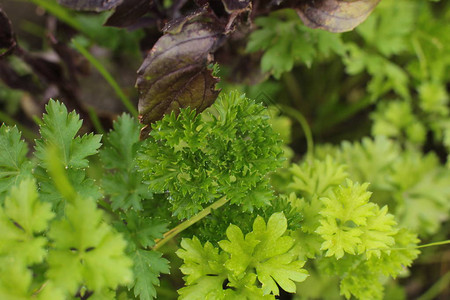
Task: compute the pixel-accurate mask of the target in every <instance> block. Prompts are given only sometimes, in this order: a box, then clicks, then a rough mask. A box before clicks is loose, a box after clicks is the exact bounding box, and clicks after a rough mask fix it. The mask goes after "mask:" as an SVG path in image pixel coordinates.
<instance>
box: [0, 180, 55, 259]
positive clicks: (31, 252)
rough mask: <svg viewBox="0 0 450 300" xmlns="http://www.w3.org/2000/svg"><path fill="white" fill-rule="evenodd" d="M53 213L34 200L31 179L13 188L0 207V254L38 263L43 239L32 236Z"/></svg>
mask: <svg viewBox="0 0 450 300" xmlns="http://www.w3.org/2000/svg"><path fill="white" fill-rule="evenodd" d="M53 216H54V213H53V212H52V211H51V206H50V204H48V203H42V202H40V201H39V200H38V193H37V187H36V184H35V182H34V181H33V180H31V179H26V180H24V181H22V182H21V183H20V185H19V186H18V187H13V188H12V189H11V192H10V195H9V196H8V197H7V198H6V200H5V205H4V207H0V230H1V232H2V235H1V236H0V256H1V255H5V254H6V255H10V254H15V255H16V257H17V258H20V259H21V260H23V261H24V263H26V264H34V263H39V262H42V261H43V259H44V257H45V256H46V254H47V252H46V249H45V246H46V244H47V239H46V238H44V237H42V236H35V235H36V234H38V233H40V232H42V231H45V230H46V229H47V225H48V222H49V221H50V220H51V219H52V218H53Z"/></svg>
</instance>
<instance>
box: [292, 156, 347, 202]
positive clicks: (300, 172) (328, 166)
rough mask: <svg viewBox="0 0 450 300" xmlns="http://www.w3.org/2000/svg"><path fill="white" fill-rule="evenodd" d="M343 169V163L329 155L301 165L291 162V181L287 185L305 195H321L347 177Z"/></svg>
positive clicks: (324, 194) (344, 167)
mask: <svg viewBox="0 0 450 300" xmlns="http://www.w3.org/2000/svg"><path fill="white" fill-rule="evenodd" d="M345 169H346V166H345V165H342V164H340V163H338V162H336V160H333V159H332V158H331V156H327V157H326V158H325V160H318V159H315V160H314V161H312V162H309V161H305V162H303V163H302V164H301V165H297V164H293V165H292V166H291V168H290V172H291V173H292V176H293V178H292V179H293V181H292V182H291V183H290V184H289V185H288V187H289V188H290V189H292V190H294V191H296V192H300V194H302V195H303V196H305V197H309V198H311V197H312V196H316V197H323V196H326V195H327V193H328V192H329V191H331V189H332V188H333V187H335V186H337V185H339V184H341V183H343V181H344V179H345V178H347V176H348V174H347V172H346V171H345Z"/></svg>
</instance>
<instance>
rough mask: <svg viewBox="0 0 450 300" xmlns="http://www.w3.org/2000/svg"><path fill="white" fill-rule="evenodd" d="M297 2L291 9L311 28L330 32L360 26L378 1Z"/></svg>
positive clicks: (324, 0)
mask: <svg viewBox="0 0 450 300" xmlns="http://www.w3.org/2000/svg"><path fill="white" fill-rule="evenodd" d="M293 2H297V3H296V4H294V5H293V6H291V7H293V8H296V9H297V12H298V14H299V16H300V18H301V19H302V21H303V22H304V23H305V25H307V26H309V27H311V28H321V29H325V30H328V31H331V32H344V31H349V30H352V29H353V28H355V27H356V26H358V25H359V24H361V23H362V22H363V21H364V20H365V19H366V18H367V17H368V16H369V14H370V13H371V12H372V10H373V9H374V8H375V7H376V6H377V4H378V3H379V2H380V0H352V1H348V0H309V1H293Z"/></svg>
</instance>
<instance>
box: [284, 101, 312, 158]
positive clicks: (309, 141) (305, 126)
mask: <svg viewBox="0 0 450 300" xmlns="http://www.w3.org/2000/svg"><path fill="white" fill-rule="evenodd" d="M279 106H280V107H281V109H282V111H283V112H284V113H286V114H287V115H289V116H291V117H292V118H294V119H296V120H297V121H298V122H299V123H300V126H301V127H302V129H303V132H304V134H305V138H306V146H307V149H308V153H307V155H308V156H312V155H314V140H313V136H312V132H311V128H310V127H309V124H308V121H307V120H306V118H305V117H304V116H303V114H302V113H301V112H299V111H298V110H295V109H293V108H291V107H287V106H285V105H281V104H280V105H279Z"/></svg>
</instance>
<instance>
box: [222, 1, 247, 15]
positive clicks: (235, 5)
mask: <svg viewBox="0 0 450 300" xmlns="http://www.w3.org/2000/svg"><path fill="white" fill-rule="evenodd" d="M222 3H223V6H224V7H225V10H226V11H227V12H228V13H232V12H235V11H240V10H246V9H250V5H251V1H250V0H222Z"/></svg>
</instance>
